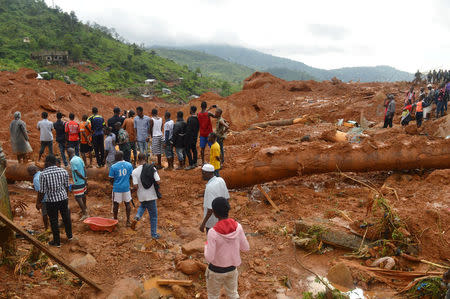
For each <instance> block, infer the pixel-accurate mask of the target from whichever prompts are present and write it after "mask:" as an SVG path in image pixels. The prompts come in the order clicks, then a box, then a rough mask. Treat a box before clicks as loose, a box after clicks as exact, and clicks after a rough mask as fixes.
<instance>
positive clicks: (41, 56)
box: [31, 50, 69, 65]
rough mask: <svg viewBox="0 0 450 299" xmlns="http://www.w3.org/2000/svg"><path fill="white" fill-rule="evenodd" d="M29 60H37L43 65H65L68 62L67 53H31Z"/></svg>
mask: <svg viewBox="0 0 450 299" xmlns="http://www.w3.org/2000/svg"><path fill="white" fill-rule="evenodd" d="M31 59H34V60H38V61H40V62H42V63H43V64H60V65H66V64H68V62H69V52H68V51H45V50H44V51H39V52H33V53H31Z"/></svg>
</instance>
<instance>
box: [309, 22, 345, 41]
mask: <svg viewBox="0 0 450 299" xmlns="http://www.w3.org/2000/svg"><path fill="white" fill-rule="evenodd" d="M307 28H308V31H309V32H311V33H312V34H313V35H315V36H320V37H324V38H331V39H333V40H342V39H344V38H345V37H346V36H348V35H349V33H350V31H349V30H347V29H346V28H344V27H342V26H337V25H326V24H309V25H308V26H307Z"/></svg>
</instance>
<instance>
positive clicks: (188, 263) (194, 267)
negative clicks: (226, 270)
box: [177, 259, 206, 275]
mask: <svg viewBox="0 0 450 299" xmlns="http://www.w3.org/2000/svg"><path fill="white" fill-rule="evenodd" d="M177 269H178V270H180V271H181V272H183V273H184V274H187V275H191V274H195V273H198V272H201V271H203V272H204V271H205V270H206V265H205V264H203V263H201V262H199V261H196V260H192V259H190V260H184V261H181V262H179V263H178V264H177Z"/></svg>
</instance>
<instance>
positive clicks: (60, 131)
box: [53, 119, 66, 143]
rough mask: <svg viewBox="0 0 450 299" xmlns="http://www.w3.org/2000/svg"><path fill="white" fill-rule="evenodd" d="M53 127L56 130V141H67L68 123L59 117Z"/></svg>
mask: <svg viewBox="0 0 450 299" xmlns="http://www.w3.org/2000/svg"><path fill="white" fill-rule="evenodd" d="M53 128H54V129H55V132H56V141H57V142H59V143H64V142H65V141H66V124H65V123H64V122H63V121H62V120H60V119H58V120H57V121H56V122H54V123H53Z"/></svg>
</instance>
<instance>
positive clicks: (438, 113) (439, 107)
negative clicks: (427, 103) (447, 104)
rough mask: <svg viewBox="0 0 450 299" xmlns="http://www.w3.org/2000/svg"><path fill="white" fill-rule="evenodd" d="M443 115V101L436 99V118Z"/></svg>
mask: <svg viewBox="0 0 450 299" xmlns="http://www.w3.org/2000/svg"><path fill="white" fill-rule="evenodd" d="M441 116H444V101H438V102H437V105H436V118H439V117H441Z"/></svg>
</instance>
